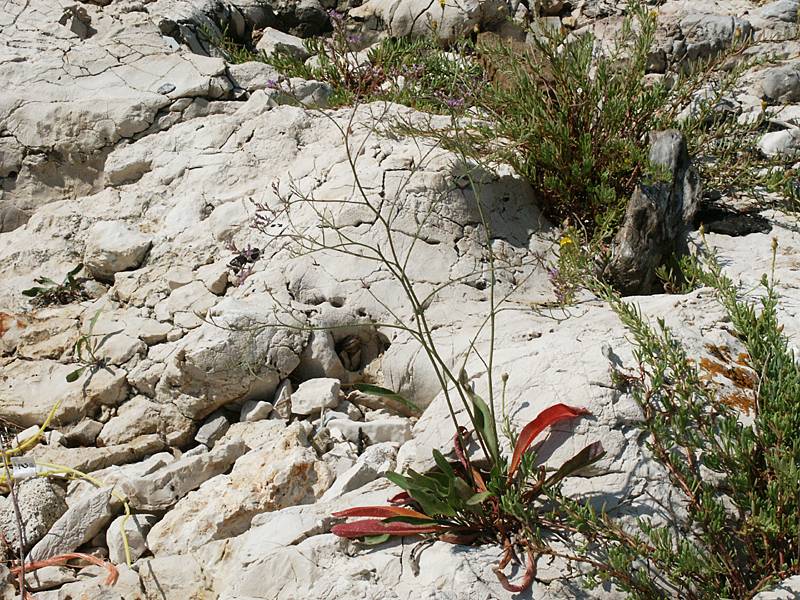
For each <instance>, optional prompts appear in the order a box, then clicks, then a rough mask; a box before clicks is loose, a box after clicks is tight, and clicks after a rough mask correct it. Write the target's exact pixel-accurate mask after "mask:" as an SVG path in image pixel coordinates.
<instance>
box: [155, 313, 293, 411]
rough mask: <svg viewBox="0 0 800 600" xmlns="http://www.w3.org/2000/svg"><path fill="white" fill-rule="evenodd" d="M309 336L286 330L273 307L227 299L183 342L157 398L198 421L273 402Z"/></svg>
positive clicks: (173, 356) (180, 343)
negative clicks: (236, 404) (230, 408)
mask: <svg viewBox="0 0 800 600" xmlns="http://www.w3.org/2000/svg"><path fill="white" fill-rule="evenodd" d="M306 337H307V333H306V332H304V331H302V330H292V329H287V328H285V327H281V326H280V325H279V324H278V323H277V322H276V320H275V317H274V316H273V310H272V308H271V307H269V306H264V305H263V304H262V303H260V302H253V301H246V300H234V299H228V298H226V299H225V300H223V301H222V302H220V303H219V304H217V305H216V306H215V307H214V308H213V309H212V310H211V311H210V312H209V319H208V322H206V323H204V324H203V325H202V326H200V327H198V328H197V329H195V330H193V331H191V332H190V333H189V334H188V335H187V336H186V337H185V338H183V339H182V340H181V341H180V342H179V344H178V346H177V349H176V351H175V352H174V353H173V355H172V357H171V359H170V363H169V364H168V366H167V369H166V372H165V373H164V375H163V377H162V378H161V381H160V382H159V384H158V388H157V390H156V396H157V398H162V397H163V398H165V399H172V401H173V402H174V404H175V405H176V406H177V407H178V409H179V410H180V411H181V412H182V413H183V414H184V415H186V416H188V417H190V418H193V419H201V418H203V417H205V416H206V415H208V414H210V413H211V412H213V411H214V410H216V409H217V408H220V407H222V406H224V405H226V404H228V403H230V402H233V401H245V400H254V399H267V398H271V397H272V394H273V392H274V391H275V389H276V388H277V386H278V383H279V382H280V381H281V380H282V379H284V378H286V377H287V376H288V375H289V373H291V372H292V371H293V370H294V368H295V367H296V366H297V365H298V364H299V362H300V358H299V357H300V354H301V353H302V349H303V345H304V343H305V340H306Z"/></svg>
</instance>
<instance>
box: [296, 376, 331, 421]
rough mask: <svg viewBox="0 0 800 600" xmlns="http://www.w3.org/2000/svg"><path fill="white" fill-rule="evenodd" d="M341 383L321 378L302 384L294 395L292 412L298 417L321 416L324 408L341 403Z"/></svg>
mask: <svg viewBox="0 0 800 600" xmlns="http://www.w3.org/2000/svg"><path fill="white" fill-rule="evenodd" d="M340 388H341V383H340V382H339V380H338V379H331V378H328V377H320V378H319V379H309V380H308V381H304V382H303V383H301V384H300V386H299V387H298V388H297V390H296V391H295V392H293V393H292V412H293V413H294V414H296V415H304V416H305V415H314V414H319V413H320V412H321V411H322V409H323V408H333V407H334V406H336V405H337V404H338V403H339V390H340Z"/></svg>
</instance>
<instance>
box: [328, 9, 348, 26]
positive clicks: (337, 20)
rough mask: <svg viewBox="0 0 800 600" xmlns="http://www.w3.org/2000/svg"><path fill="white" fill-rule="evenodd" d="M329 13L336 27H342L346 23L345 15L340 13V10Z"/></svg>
mask: <svg viewBox="0 0 800 600" xmlns="http://www.w3.org/2000/svg"><path fill="white" fill-rule="evenodd" d="M327 12H328V17H330V20H331V21H333V23H334V25H340V24H341V23H343V22H344V15H343V14H342V13H340V12H339V11H338V10H335V9H333V8H332V9H330V10H328V11H327Z"/></svg>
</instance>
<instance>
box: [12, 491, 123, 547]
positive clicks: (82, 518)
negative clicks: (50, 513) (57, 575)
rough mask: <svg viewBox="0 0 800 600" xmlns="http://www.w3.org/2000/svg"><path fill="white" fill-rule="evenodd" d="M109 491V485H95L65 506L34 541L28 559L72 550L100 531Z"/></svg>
mask: <svg viewBox="0 0 800 600" xmlns="http://www.w3.org/2000/svg"><path fill="white" fill-rule="evenodd" d="M111 492H112V490H111V488H100V489H97V490H96V491H95V493H94V494H90V495H88V496H87V497H86V498H85V499H83V500H81V501H80V502H78V503H76V504H75V505H73V506H71V507H69V508H68V509H67V511H66V512H65V513H64V514H63V515H62V516H61V517H60V518H59V519H58V520H57V521H56V522H55V523H54V524H53V526H52V527H51V528H50V530H49V531H48V532H47V534H46V535H45V536H44V537H43V538H42V539H41V540H40V541H39V542H37V543H36V545H35V546H34V547H33V549H32V550H31V551H30V554H28V559H29V560H30V561H37V560H44V559H47V558H51V557H53V556H56V555H58V554H64V553H65V552H72V551H73V550H75V549H76V548H78V547H79V546H80V545H82V544H84V543H85V542H88V541H89V540H90V539H92V538H93V537H94V536H95V535H97V534H98V533H100V531H101V530H102V529H103V527H104V526H105V525H106V523H108V521H109V520H110V519H111V517H112V515H113V510H114V509H113V499H112V496H111Z"/></svg>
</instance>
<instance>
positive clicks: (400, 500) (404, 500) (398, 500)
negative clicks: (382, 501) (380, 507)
mask: <svg viewBox="0 0 800 600" xmlns="http://www.w3.org/2000/svg"><path fill="white" fill-rule="evenodd" d="M413 501H414V499H413V498H412V497H411V496H410V495H409V493H408V492H400V493H399V494H397V495H396V496H392V497H391V498H389V500H387V502H388V503H389V504H394V505H395V506H404V505H406V504H411V503H412V502H413Z"/></svg>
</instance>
